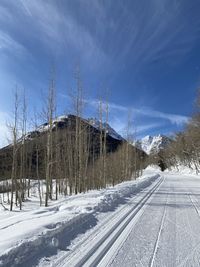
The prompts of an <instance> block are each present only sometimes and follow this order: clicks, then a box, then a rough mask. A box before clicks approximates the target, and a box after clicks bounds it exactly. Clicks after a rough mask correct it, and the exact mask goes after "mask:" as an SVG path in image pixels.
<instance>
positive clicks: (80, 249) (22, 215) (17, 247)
mask: <svg viewBox="0 0 200 267" xmlns="http://www.w3.org/2000/svg"><path fill="white" fill-rule="evenodd" d="M180 168H181V167H180ZM37 205H38V203H37ZM37 205H36V203H33V201H29V202H27V203H25V206H24V211H22V212H17V211H15V212H12V213H10V212H9V211H3V208H2V211H0V235H1V239H0V266H20V267H25V266H42V267H45V266H52V267H61V266H63V267H64V266H70V267H71V266H72V267H73V266H76V267H78V266H80V267H84V266H85V267H86V266H93V267H96V266H99V267H106V266H109V267H129V266H130V267H132V266H141V267H142V266H170V267H171V266H194V267H196V266H200V235H199V229H200V177H199V176H197V175H194V174H189V173H188V170H187V168H183V169H182V171H181V172H180V171H174V170H172V171H169V170H167V171H165V172H164V173H161V172H160V171H159V169H156V168H155V167H148V168H147V169H146V170H145V172H144V175H143V176H142V177H140V178H139V179H137V180H136V181H129V182H124V183H121V184H119V185H117V186H115V187H109V188H107V189H102V190H99V191H97V190H93V191H90V192H88V193H85V194H79V195H76V196H70V197H66V198H63V199H62V200H59V201H58V202H53V201H52V202H51V203H50V206H49V207H48V208H44V207H43V208H38V206H37ZM91 244H92V245H91Z"/></svg>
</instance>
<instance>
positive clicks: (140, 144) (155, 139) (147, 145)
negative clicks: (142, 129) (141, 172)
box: [135, 134, 171, 155]
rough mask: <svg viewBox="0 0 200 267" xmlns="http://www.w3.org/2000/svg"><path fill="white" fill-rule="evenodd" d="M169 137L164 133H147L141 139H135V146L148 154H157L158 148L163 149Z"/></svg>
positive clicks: (168, 141)
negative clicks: (154, 134)
mask: <svg viewBox="0 0 200 267" xmlns="http://www.w3.org/2000/svg"><path fill="white" fill-rule="evenodd" d="M170 141H171V140H170V138H169V137H167V136H165V135H161V134H159V135H157V136H150V135H147V136H145V137H144V138H142V139H141V140H138V141H136V143H135V145H136V147H137V148H139V149H142V150H143V151H144V152H146V153H147V154H148V155H150V154H157V153H158V152H159V151H160V150H162V149H164V148H165V147H166V146H167V145H168V144H169V143H170Z"/></svg>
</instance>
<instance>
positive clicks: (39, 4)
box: [0, 0, 200, 144]
mask: <svg viewBox="0 0 200 267" xmlns="http://www.w3.org/2000/svg"><path fill="white" fill-rule="evenodd" d="M199 10H200V1H199V0H190V1H188V0H181V1H178V0H173V1H172V0H151V1H147V0H140V1H137V0H124V1H122V0H99V1H98V0H55V1H53V0H45V1H44V0H34V1H33V0H15V1H14V0H12V1H8V0H1V1H0V144H4V143H5V136H6V134H7V128H6V126H5V122H6V121H8V120H10V119H11V117H12V109H13V91H14V90H15V87H16V85H17V86H18V87H19V88H20V89H21V90H24V89H25V91H26V95H27V98H28V101H29V107H30V110H33V109H38V110H39V109H40V108H41V107H42V104H43V100H42V95H44V92H45V91H46V90H47V88H48V81H49V78H50V69H51V66H52V62H53V64H54V65H55V68H56V87H57V102H58V112H59V113H60V114H61V113H63V111H64V110H67V111H69V110H70V103H69V98H68V96H67V95H68V93H69V91H70V90H71V88H73V87H74V79H73V75H74V74H73V73H74V69H75V66H76V65H77V63H78V64H80V69H81V76H82V80H83V85H84V89H85V98H86V99H87V107H86V109H85V116H95V114H96V106H97V105H96V103H97V99H98V97H99V96H100V95H101V92H104V91H105V90H108V91H109V103H110V117H109V119H110V124H111V125H112V126H113V127H114V128H115V129H116V130H118V131H121V132H123V129H124V128H125V126H126V123H127V118H128V113H130V110H131V114H132V115H131V117H132V120H133V125H134V127H133V131H134V132H135V134H136V135H137V137H142V136H144V135H147V134H153V135H154V134H158V133H162V134H171V133H172V132H174V131H177V130H179V129H182V127H183V126H184V123H185V122H186V121H187V120H188V118H189V117H190V116H191V114H192V112H193V109H194V106H193V102H194V98H195V94H196V90H197V88H198V87H199V82H200V49H199V47H200V19H199ZM30 113H32V112H30Z"/></svg>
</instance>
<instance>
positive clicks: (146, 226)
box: [108, 174, 200, 267]
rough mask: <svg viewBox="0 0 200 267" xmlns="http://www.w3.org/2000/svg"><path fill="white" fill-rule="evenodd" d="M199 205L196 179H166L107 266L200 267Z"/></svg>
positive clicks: (179, 176)
mask: <svg viewBox="0 0 200 267" xmlns="http://www.w3.org/2000/svg"><path fill="white" fill-rule="evenodd" d="M199 201H200V183H199V181H198V180H197V179H196V178H193V177H188V176H182V175H177V174H171V175H170V174H168V175H165V179H164V181H163V183H162V185H161V186H160V188H159V189H158V190H157V191H156V192H155V193H154V195H153V198H152V199H151V201H149V202H148V203H146V204H145V206H146V208H145V210H144V212H143V214H142V216H141V217H140V219H139V220H138V221H137V223H136V224H135V225H134V227H133V228H132V230H131V232H130V234H129V235H128V237H127V238H126V240H125V241H124V243H123V244H122V246H121V247H120V248H119V250H118V252H117V254H116V256H115V257H114V259H113V260H112V262H111V263H110V264H109V265H108V266H110V267H117V266H120V267H122V266H124V267H125V266H126V267H129V266H159V267H160V266H170V267H171V266H176V267H178V266H194V267H196V266H200V234H199V232H200V206H199V204H200V202H199ZM108 253H109V252H108Z"/></svg>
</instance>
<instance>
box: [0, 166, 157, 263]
mask: <svg viewBox="0 0 200 267" xmlns="http://www.w3.org/2000/svg"><path fill="white" fill-rule="evenodd" d="M157 177H159V171H158V170H155V169H150V168H149V169H148V168H147V169H146V170H145V172H144V175H143V176H142V177H140V178H139V179H137V180H133V181H129V182H123V183H121V184H119V185H116V186H115V187H109V188H107V189H102V190H99V191H98V190H93V191H90V192H88V193H85V194H84V193H82V194H79V195H76V196H69V197H66V198H64V197H63V199H61V200H59V201H56V202H54V201H52V202H51V203H50V205H49V207H47V208H45V207H39V203H38V202H39V200H38V198H37V196H36V195H37V185H36V186H35V189H34V188H32V197H31V198H30V199H29V201H27V202H25V203H24V207H23V211H21V212H19V211H18V209H16V210H15V211H14V212H9V211H4V209H3V207H2V206H0V235H1V239H0V266H4V267H6V266H18V265H20V266H26V264H25V265H23V264H24V262H26V261H27V259H30V258H34V257H36V255H37V256H38V255H40V253H42V252H43V253H45V251H46V253H50V254H51V253H52V254H54V253H56V251H57V250H66V248H67V246H68V245H69V244H70V243H71V241H72V240H73V239H74V238H75V237H76V236H78V235H79V234H81V233H82V232H84V231H86V230H87V229H90V228H91V227H93V226H94V225H96V224H97V218H96V215H97V214H99V213H102V212H103V213H105V212H109V211H112V210H113V209H115V208H116V207H118V206H119V205H120V204H122V203H124V201H125V199H127V198H129V197H130V196H132V195H133V194H136V193H137V192H139V191H140V190H142V189H143V188H145V187H147V186H148V185H150V184H151V183H152V182H153V181H155V179H156V178H157ZM4 205H5V206H6V204H5V203H4ZM7 207H8V206H7ZM38 257H39V256H38Z"/></svg>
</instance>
